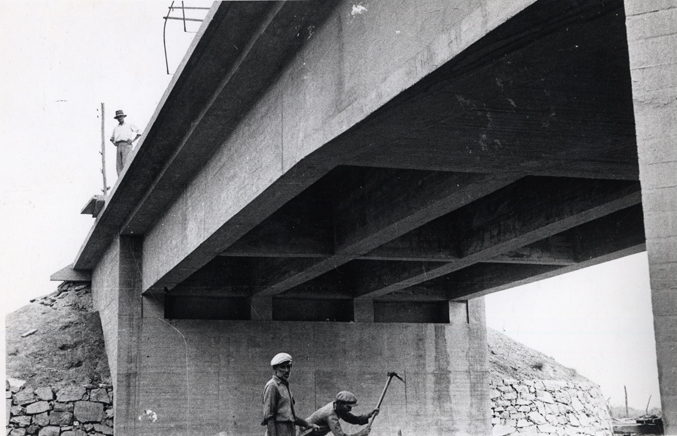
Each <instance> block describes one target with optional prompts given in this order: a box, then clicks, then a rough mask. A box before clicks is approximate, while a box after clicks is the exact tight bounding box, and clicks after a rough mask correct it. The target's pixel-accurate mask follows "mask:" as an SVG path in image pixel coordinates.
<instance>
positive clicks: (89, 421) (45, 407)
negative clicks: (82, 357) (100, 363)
mask: <svg viewBox="0 0 677 436" xmlns="http://www.w3.org/2000/svg"><path fill="white" fill-rule="evenodd" d="M5 397H6V403H7V411H6V417H7V418H6V419H7V422H6V425H7V435H8V436H25V435H37V436H103V435H112V434H113V387H112V386H111V385H104V384H100V385H85V386H81V385H68V386H65V387H62V388H61V389H58V390H57V389H53V388H52V387H48V386H46V387H39V388H36V389H32V388H28V387H25V386H23V383H22V382H20V381H16V380H12V383H9V382H7V384H6V392H5Z"/></svg>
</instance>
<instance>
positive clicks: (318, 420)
mask: <svg viewBox="0 0 677 436" xmlns="http://www.w3.org/2000/svg"><path fill="white" fill-rule="evenodd" d="M354 406H357V397H356V396H355V395H353V394H352V393H351V392H348V391H341V392H339V393H338V394H336V399H335V400H334V401H332V402H331V403H327V404H325V405H324V406H322V407H321V408H319V409H318V410H316V411H315V413H313V414H312V415H310V416H309V417H308V418H306V421H308V423H309V424H316V425H318V426H319V429H314V428H307V429H305V430H304V431H303V433H301V434H302V435H303V436H324V435H326V434H328V433H329V432H330V431H331V432H332V434H334V436H367V435H368V434H369V432H370V431H371V427H369V426H367V427H365V428H363V429H362V430H360V431H358V432H357V433H353V434H352V435H349V434H347V433H345V432H344V431H343V429H342V428H341V423H340V422H339V419H342V420H344V421H346V422H348V423H350V424H355V425H365V424H368V423H369V419H371V417H372V416H374V415H378V412H379V410H378V409H374V410H372V411H371V412H369V413H368V414H366V415H353V414H352V413H351V412H350V411H351V410H352V408H353V407H354Z"/></svg>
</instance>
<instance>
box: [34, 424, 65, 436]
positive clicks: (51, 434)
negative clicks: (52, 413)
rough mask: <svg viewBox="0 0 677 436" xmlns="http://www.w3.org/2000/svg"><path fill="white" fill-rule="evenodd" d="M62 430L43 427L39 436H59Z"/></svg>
mask: <svg viewBox="0 0 677 436" xmlns="http://www.w3.org/2000/svg"><path fill="white" fill-rule="evenodd" d="M59 433H61V429H60V428H59V427H54V426H48V427H43V428H42V429H41V430H40V431H39V432H38V436H59Z"/></svg>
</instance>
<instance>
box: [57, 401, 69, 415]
mask: <svg viewBox="0 0 677 436" xmlns="http://www.w3.org/2000/svg"><path fill="white" fill-rule="evenodd" d="M54 411H55V412H72V411H73V403H59V402H58V401H57V402H55V403H54Z"/></svg>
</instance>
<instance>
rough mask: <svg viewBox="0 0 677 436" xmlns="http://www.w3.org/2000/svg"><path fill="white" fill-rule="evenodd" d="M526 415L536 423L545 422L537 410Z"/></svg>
mask: <svg viewBox="0 0 677 436" xmlns="http://www.w3.org/2000/svg"><path fill="white" fill-rule="evenodd" d="M527 417H528V418H529V420H530V421H531V422H533V423H536V424H545V423H546V422H547V421H546V420H545V418H544V417H543V415H541V414H540V413H538V412H531V413H530V414H529V415H528V416H527Z"/></svg>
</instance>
